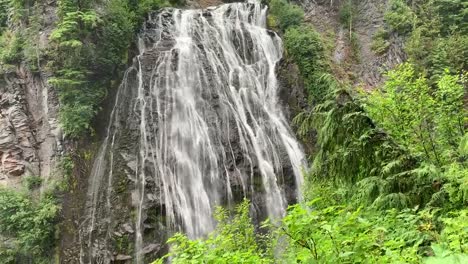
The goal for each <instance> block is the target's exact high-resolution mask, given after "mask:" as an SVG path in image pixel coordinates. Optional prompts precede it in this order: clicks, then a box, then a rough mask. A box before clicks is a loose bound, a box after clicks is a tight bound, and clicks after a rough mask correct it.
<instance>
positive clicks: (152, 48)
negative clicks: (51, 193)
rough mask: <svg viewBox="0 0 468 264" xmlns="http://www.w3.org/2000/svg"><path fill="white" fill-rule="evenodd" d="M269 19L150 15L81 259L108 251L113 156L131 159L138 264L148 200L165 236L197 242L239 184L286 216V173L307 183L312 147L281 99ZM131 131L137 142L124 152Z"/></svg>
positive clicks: (240, 14) (91, 199) (231, 7)
mask: <svg viewBox="0 0 468 264" xmlns="http://www.w3.org/2000/svg"><path fill="white" fill-rule="evenodd" d="M266 15H267V8H266V7H264V6H262V5H260V4H259V3H257V2H251V3H233V4H225V5H221V6H219V7H214V8H209V9H206V10H178V9H172V8H168V9H164V10H162V11H161V12H159V13H154V14H152V15H151V16H150V17H149V19H148V21H147V22H146V23H145V26H144V28H143V30H142V33H141V34H140V39H139V55H138V56H137V57H136V58H135V59H134V65H133V66H132V67H131V68H130V69H128V71H127V73H126V74H125V78H124V80H123V82H122V85H121V86H120V88H119V91H118V93H117V95H116V102H115V106H114V109H113V110H112V113H111V116H110V119H109V126H108V129H107V135H106V137H105V139H104V141H103V143H102V146H101V148H100V150H99V152H98V154H97V157H96V159H95V162H94V166H93V170H92V173H91V175H90V179H89V187H88V194H87V203H86V212H85V217H84V221H83V224H82V232H81V234H80V238H81V240H82V243H81V244H82V249H81V262H82V263H109V262H110V259H111V258H112V256H111V255H112V253H111V249H110V248H109V246H108V244H109V240H111V239H112V235H113V233H112V231H113V230H112V228H113V227H112V226H113V225H112V222H113V221H114V220H113V218H115V215H118V212H112V210H113V207H115V205H114V204H113V201H115V200H114V199H113V196H114V195H116V194H115V192H116V191H115V190H114V187H113V186H114V185H115V184H114V182H113V181H114V178H115V175H114V174H115V173H117V172H116V171H115V170H116V169H115V168H114V167H116V166H117V165H116V163H117V162H116V161H115V160H116V158H117V157H119V158H120V159H126V160H131V161H129V162H128V163H129V164H133V165H132V166H130V165H128V167H132V169H131V170H130V169H129V170H128V171H130V172H131V173H130V174H132V175H130V176H129V177H130V178H131V179H132V181H133V184H132V185H131V186H128V188H131V189H132V190H133V192H132V198H133V199H132V200H133V201H134V202H133V206H134V208H135V212H136V214H135V219H134V220H135V223H134V233H135V248H134V251H135V260H136V263H143V248H144V246H145V244H146V243H148V242H150V241H145V239H144V231H145V225H144V221H145V219H146V218H147V212H146V209H147V208H148V207H149V205H148V204H149V203H150V202H151V201H150V200H151V199H149V198H148V197H157V198H154V199H153V200H157V201H158V203H160V204H161V206H162V207H163V208H164V217H165V219H166V220H165V221H166V223H165V224H166V227H167V228H168V229H169V230H168V231H170V230H181V231H183V232H185V233H186V234H187V235H189V237H192V238H195V237H200V236H202V235H205V234H207V233H208V232H209V231H211V230H213V228H214V225H215V223H214V221H213V219H212V213H213V210H214V206H215V205H226V204H228V205H229V204H232V203H235V200H236V196H238V193H239V191H238V190H237V189H240V193H241V195H242V196H247V197H251V196H253V195H254V194H259V195H260V196H261V197H262V199H261V200H260V203H262V206H263V207H264V208H265V209H266V214H268V215H269V216H270V217H272V218H278V217H281V216H282V215H283V214H284V212H285V208H286V206H287V203H288V201H287V197H286V193H285V192H286V191H285V188H284V185H285V179H284V178H287V177H291V176H292V178H293V179H294V184H293V185H294V186H289V187H291V188H293V189H294V188H297V187H296V186H300V185H301V183H302V176H301V168H302V167H303V166H304V154H303V152H302V150H301V147H300V144H299V143H298V142H297V140H296V139H295V137H294V135H293V133H292V132H291V129H290V128H289V125H288V120H286V118H285V117H284V115H283V106H282V105H281V103H280V101H279V99H278V90H279V87H278V83H277V78H276V75H275V67H276V65H277V63H278V62H279V60H280V59H281V56H282V52H283V51H282V42H281V39H280V38H279V37H278V36H277V35H276V34H275V33H274V32H272V31H268V30H267V29H266ZM123 116H125V118H124V117H123ZM123 131H132V132H129V133H128V134H131V135H132V136H133V138H135V139H136V140H132V141H131V142H129V143H128V142H127V143H125V149H126V151H121V150H120V149H122V148H123V147H122V146H123V145H124V143H122V142H124V139H126V136H125V135H127V134H125V133H124V132H123ZM121 145H122V146H121ZM128 146H130V147H128ZM129 156H131V157H133V158H128V157H129ZM133 161H134V162H133ZM286 174H288V175H286ZM289 174H291V175H289ZM257 179H258V180H257ZM233 186H234V187H233ZM233 188H234V190H233ZM295 196H296V197H299V196H300V195H299V191H297V190H296V192H295ZM298 199H299V198H298Z"/></svg>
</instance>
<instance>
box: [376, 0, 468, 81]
mask: <svg viewBox="0 0 468 264" xmlns="http://www.w3.org/2000/svg"><path fill="white" fill-rule="evenodd" d="M394 2H398V4H396V6H397V7H398V8H396V9H394V8H393V9H391V10H390V11H389V12H387V13H386V15H385V18H386V21H387V23H388V24H389V25H390V26H391V27H392V28H393V29H394V30H395V31H402V30H403V31H404V32H405V33H407V35H408V38H407V42H406V45H405V51H406V52H407V53H408V55H409V57H410V59H411V60H412V61H413V63H415V64H416V65H417V66H418V68H419V69H421V70H425V71H427V72H428V73H429V76H430V79H431V80H435V79H437V78H439V77H440V75H441V74H443V73H444V71H445V69H447V68H448V69H450V71H451V72H452V73H454V74H456V73H460V72H461V71H463V70H465V71H466V70H467V66H466V61H467V59H468V54H467V51H466V48H464V47H466V45H467V35H466V34H467V33H468V32H467V28H468V26H467V25H468V24H467V23H468V19H467V14H468V5H466V3H464V1H462V0H431V1H411V2H412V4H411V7H410V6H408V5H407V4H405V2H404V1H402V0H397V1H394ZM392 10H393V11H392ZM387 18H389V19H387Z"/></svg>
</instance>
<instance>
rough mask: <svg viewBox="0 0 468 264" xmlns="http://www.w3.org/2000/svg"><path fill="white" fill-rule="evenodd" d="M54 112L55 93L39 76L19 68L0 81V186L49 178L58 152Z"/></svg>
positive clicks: (58, 141) (59, 134)
mask: <svg viewBox="0 0 468 264" xmlns="http://www.w3.org/2000/svg"><path fill="white" fill-rule="evenodd" d="M57 111H58V100H57V97H56V94H55V91H54V90H53V89H52V88H51V87H50V86H49V85H48V84H47V83H46V78H45V77H44V76H41V74H37V73H32V72H31V71H29V70H27V69H26V68H24V67H19V68H18V70H17V71H16V72H15V73H8V74H5V75H4V78H3V79H2V80H0V162H1V164H0V185H8V186H13V187H15V186H17V185H18V184H19V183H20V182H21V179H22V176H40V177H43V178H45V179H46V180H47V179H48V177H49V176H51V174H52V173H53V170H54V168H55V164H56V162H57V157H58V155H59V153H60V151H61V138H62V136H61V130H60V128H59V126H58V122H57Z"/></svg>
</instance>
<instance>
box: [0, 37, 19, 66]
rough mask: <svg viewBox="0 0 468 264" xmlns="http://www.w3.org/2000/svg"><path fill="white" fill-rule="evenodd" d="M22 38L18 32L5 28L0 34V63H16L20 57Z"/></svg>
mask: <svg viewBox="0 0 468 264" xmlns="http://www.w3.org/2000/svg"><path fill="white" fill-rule="evenodd" d="M23 42H24V41H23V39H22V38H21V36H20V35H19V34H18V33H13V32H12V31H10V30H6V31H5V32H3V34H2V35H1V36H0V64H16V63H18V62H19V61H20V60H21V58H22V54H21V51H22V49H23Z"/></svg>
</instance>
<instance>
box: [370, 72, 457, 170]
mask: <svg viewBox="0 0 468 264" xmlns="http://www.w3.org/2000/svg"><path fill="white" fill-rule="evenodd" d="M387 77H388V80H387V81H386V83H385V85H384V87H383V91H381V90H376V91H375V92H373V94H372V95H371V96H370V97H369V98H368V101H367V104H366V105H365V107H366V110H367V111H368V112H369V115H370V116H371V117H372V119H373V120H375V121H376V122H377V123H378V125H379V126H380V127H382V128H383V129H384V130H385V131H387V132H388V133H389V134H390V135H391V136H392V137H393V138H394V139H395V140H396V141H397V142H398V144H400V145H403V146H405V148H407V149H409V151H410V152H411V153H413V154H414V155H416V156H420V157H423V158H424V159H425V160H426V161H428V162H432V163H434V164H438V165H443V164H446V162H448V161H450V160H453V159H454V157H455V155H456V152H457V148H458V143H459V142H460V139H461V137H462V136H463V135H464V127H463V123H464V121H465V120H464V118H466V109H465V108H464V107H463V96H464V87H463V85H461V84H460V82H459V79H458V77H457V76H452V75H449V74H445V75H444V76H442V78H441V79H440V80H439V81H438V83H437V90H436V91H435V92H434V91H432V88H431V87H430V85H429V82H428V81H427V79H426V78H425V77H424V76H423V75H420V74H417V73H416V72H415V70H414V67H413V66H412V65H410V64H403V65H401V66H399V67H398V68H397V69H395V70H392V71H390V72H389V73H388V75H387Z"/></svg>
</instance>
